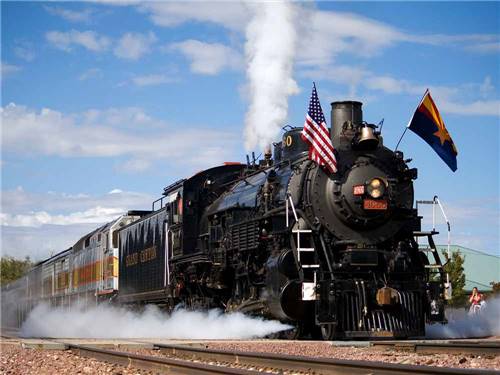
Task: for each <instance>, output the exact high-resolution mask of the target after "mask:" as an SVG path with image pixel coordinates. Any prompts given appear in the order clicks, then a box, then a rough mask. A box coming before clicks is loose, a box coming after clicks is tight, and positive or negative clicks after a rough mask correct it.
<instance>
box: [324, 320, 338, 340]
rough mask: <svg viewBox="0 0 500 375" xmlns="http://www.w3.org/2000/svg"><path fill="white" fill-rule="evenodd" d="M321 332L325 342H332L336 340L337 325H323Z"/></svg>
mask: <svg viewBox="0 0 500 375" xmlns="http://www.w3.org/2000/svg"><path fill="white" fill-rule="evenodd" d="M320 330H321V338H322V339H323V340H326V341H331V340H333V339H334V338H335V333H336V332H335V324H322V325H321V328H320Z"/></svg>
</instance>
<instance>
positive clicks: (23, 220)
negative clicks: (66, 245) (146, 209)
mask: <svg viewBox="0 0 500 375" xmlns="http://www.w3.org/2000/svg"><path fill="white" fill-rule="evenodd" d="M125 211H126V209H125V208H105V207H99V206H97V207H94V208H89V209H88V210H85V211H80V212H72V213H71V214H69V215H61V214H59V215H58V214H55V215H54V214H49V213H48V212H46V211H33V212H30V213H28V214H17V215H13V214H5V213H0V224H1V225H3V226H12V227H39V226H41V225H46V224H52V225H73V224H99V223H106V222H108V221H111V220H113V219H115V218H116V217H118V216H120V215H121V214H123V213H124V212H125Z"/></svg>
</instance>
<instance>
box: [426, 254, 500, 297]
mask: <svg viewBox="0 0 500 375" xmlns="http://www.w3.org/2000/svg"><path fill="white" fill-rule="evenodd" d="M436 247H437V248H438V250H439V252H443V251H445V252H446V249H447V247H446V245H437V246H436ZM450 250H451V251H452V252H453V251H459V252H460V254H461V255H462V256H463V257H464V273H465V288H464V289H465V290H466V291H471V290H472V288H474V287H477V288H478V289H479V290H480V291H491V285H490V283H491V282H492V281H495V282H499V281H500V257H499V256H496V255H492V254H487V253H483V252H482V251H478V250H474V249H469V248H467V247H464V246H460V245H450Z"/></svg>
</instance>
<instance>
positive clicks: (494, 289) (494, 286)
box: [490, 281, 500, 294]
mask: <svg viewBox="0 0 500 375" xmlns="http://www.w3.org/2000/svg"><path fill="white" fill-rule="evenodd" d="M490 285H491V294H500V282H498V281H496V282H495V281H492V282H491V283H490Z"/></svg>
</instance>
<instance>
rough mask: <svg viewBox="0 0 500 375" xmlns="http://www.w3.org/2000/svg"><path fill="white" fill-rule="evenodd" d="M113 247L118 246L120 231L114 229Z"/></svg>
mask: <svg viewBox="0 0 500 375" xmlns="http://www.w3.org/2000/svg"><path fill="white" fill-rule="evenodd" d="M113 247H118V231H117V230H115V231H113Z"/></svg>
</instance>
